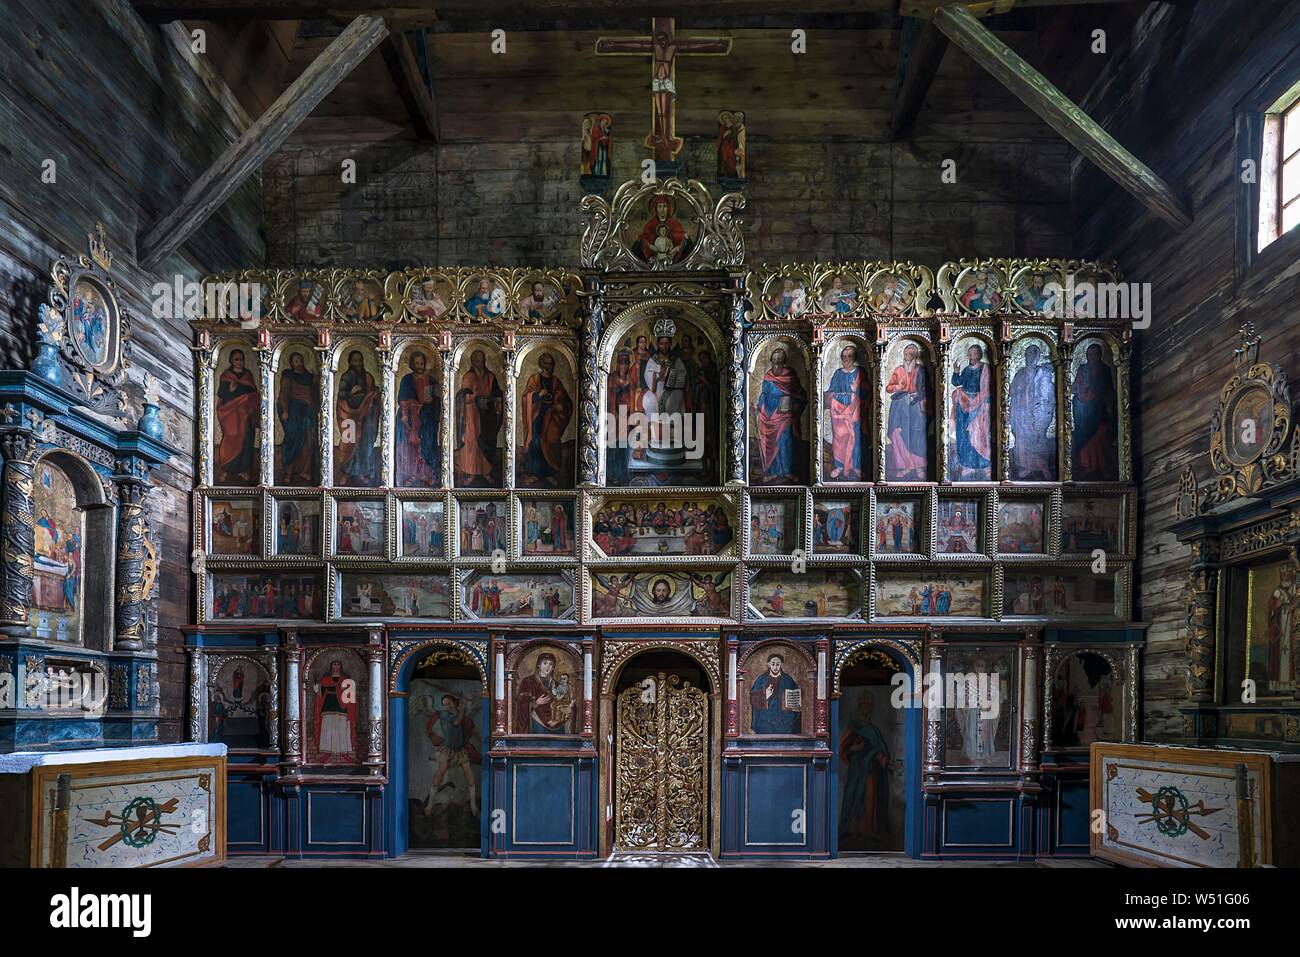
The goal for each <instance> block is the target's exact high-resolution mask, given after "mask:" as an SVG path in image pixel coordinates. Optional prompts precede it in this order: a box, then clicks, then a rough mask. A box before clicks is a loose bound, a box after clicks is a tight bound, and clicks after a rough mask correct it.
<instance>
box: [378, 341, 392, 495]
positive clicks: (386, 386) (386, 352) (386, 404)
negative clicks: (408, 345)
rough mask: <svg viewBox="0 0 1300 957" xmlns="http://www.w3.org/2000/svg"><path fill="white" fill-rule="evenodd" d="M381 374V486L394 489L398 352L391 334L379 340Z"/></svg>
mask: <svg viewBox="0 0 1300 957" xmlns="http://www.w3.org/2000/svg"><path fill="white" fill-rule="evenodd" d="M378 354H379V374H380V375H381V376H383V381H382V382H380V383H379V395H380V397H381V403H380V404H381V408H382V410H383V411H382V412H381V413H380V414H381V415H382V416H383V418H382V419H381V420H380V423H379V484H380V485H383V486H385V487H386V488H392V487H393V486H394V485H396V484H397V482H396V481H395V479H394V477H393V476H394V463H393V455H394V439H393V423H394V422H396V421H397V416H396V415H395V414H394V410H395V409H396V408H397V397H396V395H395V392H396V388H397V385H396V383H397V351H396V350H395V349H394V348H393V344H392V338H391V336H390V334H389V333H387V332H385V333H382V334H381V337H380V340H379V349H378Z"/></svg>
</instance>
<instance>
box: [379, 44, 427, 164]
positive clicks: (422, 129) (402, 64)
mask: <svg viewBox="0 0 1300 957" xmlns="http://www.w3.org/2000/svg"><path fill="white" fill-rule="evenodd" d="M412 42H416V43H424V42H426V41H425V33H424V31H423V30H418V31H416V32H415V33H413V34H411V35H410V36H409V37H408V36H407V35H406V34H403V33H390V34H389V35H388V39H387V40H385V41H384V62H385V63H387V64H388V71H389V72H390V73H391V74H392V75H393V82H394V83H396V84H397V92H398V95H400V96H401V98H402V103H403V104H404V105H405V106H406V111H407V112H408V113H410V114H411V120H412V122H413V123H414V124H415V129H416V132H417V133H418V134H419V135H420V138H421V139H425V140H431V141H433V142H434V143H436V142H438V109H437V106H436V105H435V103H434V99H433V90H432V89H431V87H430V84H429V83H428V82H427V81H426V80H425V77H424V73H423V72H421V70H420V64H419V62H418V61H417V60H416V56H415V51H414V50H412V49H411V43H412Z"/></svg>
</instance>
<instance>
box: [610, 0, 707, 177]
mask: <svg viewBox="0 0 1300 957" xmlns="http://www.w3.org/2000/svg"><path fill="white" fill-rule="evenodd" d="M650 34H651V35H650V36H648V37H644V36H643V37H601V38H600V39H599V40H597V41H596V53H597V54H598V55H602V56H649V57H650V133H649V134H648V135H647V136H646V138H645V145H646V147H647V148H648V149H650V150H651V151H652V153H653V155H654V162H655V176H656V177H657V178H659V179H665V178H667V177H669V176H676V175H677V174H678V173H679V172H681V163H680V161H678V159H677V154H678V153H680V152H681V149H682V146H683V145H684V143H683V141H682V139H681V137H679V136H678V135H677V57H678V56H700V55H706V56H726V55H727V54H728V53H730V52H731V38H730V37H682V36H678V35H677V31H676V27H675V23H674V21H673V18H672V17H655V18H654V19H653V20H651V23H650Z"/></svg>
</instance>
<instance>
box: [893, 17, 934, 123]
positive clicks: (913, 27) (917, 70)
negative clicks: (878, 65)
mask: <svg viewBox="0 0 1300 957" xmlns="http://www.w3.org/2000/svg"><path fill="white" fill-rule="evenodd" d="M947 49H948V38H947V37H946V36H944V35H943V34H942V33H940V32H939V30H938V29H936V28H935V25H934V24H933V23H922V22H920V21H919V20H905V21H903V33H902V37H901V38H900V39H899V41H898V88H897V90H895V91H894V110H893V113H892V114H890V117H889V138H890V139H891V140H897V139H900V138H901V137H904V136H906V135H907V134H908V133H909V132H911V130H912V126H913V125H914V124H915V123H916V117H917V115H918V114H919V113H920V112H921V104H923V103H924V102H925V96H926V94H927V93H928V92H929V90H930V84H931V83H932V82H933V81H934V77H935V74H936V73H938V72H939V64H940V63H942V62H943V55H944V53H945V52H946V51H947Z"/></svg>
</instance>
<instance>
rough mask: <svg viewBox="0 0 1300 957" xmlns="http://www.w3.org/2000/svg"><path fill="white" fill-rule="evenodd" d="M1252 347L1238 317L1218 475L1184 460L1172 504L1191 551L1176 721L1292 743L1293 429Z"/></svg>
mask: <svg viewBox="0 0 1300 957" xmlns="http://www.w3.org/2000/svg"><path fill="white" fill-rule="evenodd" d="M1260 346H1261V340H1260V337H1259V336H1258V335H1256V334H1255V329H1254V324H1253V323H1246V324H1245V325H1244V326H1242V328H1241V330H1240V345H1239V346H1238V348H1237V349H1236V351H1235V352H1234V355H1233V371H1232V373H1231V374H1230V375H1229V377H1228V379H1227V380H1226V381H1225V383H1224V385H1223V387H1222V388H1221V389H1220V392H1219V397H1218V402H1217V405H1216V407H1215V409H1214V411H1213V415H1212V417H1211V420H1210V445H1209V458H1210V465H1211V467H1212V468H1213V470H1214V472H1215V477H1213V478H1211V479H1209V480H1208V481H1205V482H1200V481H1198V479H1197V477H1196V474H1195V472H1194V471H1193V469H1192V467H1191V466H1188V467H1187V469H1186V470H1185V471H1184V473H1183V476H1182V478H1181V481H1180V484H1179V493H1178V498H1177V500H1176V503H1175V514H1176V517H1177V522H1176V524H1175V525H1174V529H1173V530H1174V533H1175V535H1177V537H1178V539H1179V541H1180V542H1183V543H1185V544H1187V545H1188V546H1189V547H1190V552H1191V569H1190V572H1189V575H1188V580H1187V585H1186V588H1185V593H1184V594H1185V600H1186V609H1187V610H1186V616H1185V622H1186V627H1187V630H1186V645H1185V654H1186V659H1187V699H1188V703H1187V705H1185V706H1184V707H1183V708H1182V709H1181V710H1182V711H1183V721H1184V728H1183V731H1184V735H1185V736H1186V737H1187V738H1189V739H1191V740H1194V741H1196V742H1198V743H1206V744H1224V743H1226V744H1230V745H1234V746H1242V747H1246V746H1250V747H1260V746H1269V747H1278V748H1283V749H1286V750H1300V681H1297V680H1296V678H1295V671H1296V668H1297V654H1296V638H1297V637H1300V622H1298V621H1297V616H1296V614H1295V612H1294V610H1293V609H1294V607H1295V605H1296V602H1297V600H1298V596H1297V588H1296V584H1295V582H1296V578H1297V577H1300V467H1298V457H1300V437H1298V436H1297V430H1296V429H1295V424H1294V421H1293V419H1292V410H1291V397H1290V391H1289V387H1288V385H1287V379H1286V374H1285V371H1284V370H1283V369H1282V368H1281V367H1280V366H1279V365H1276V364H1272V363H1267V362H1264V361H1261V359H1260Z"/></svg>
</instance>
